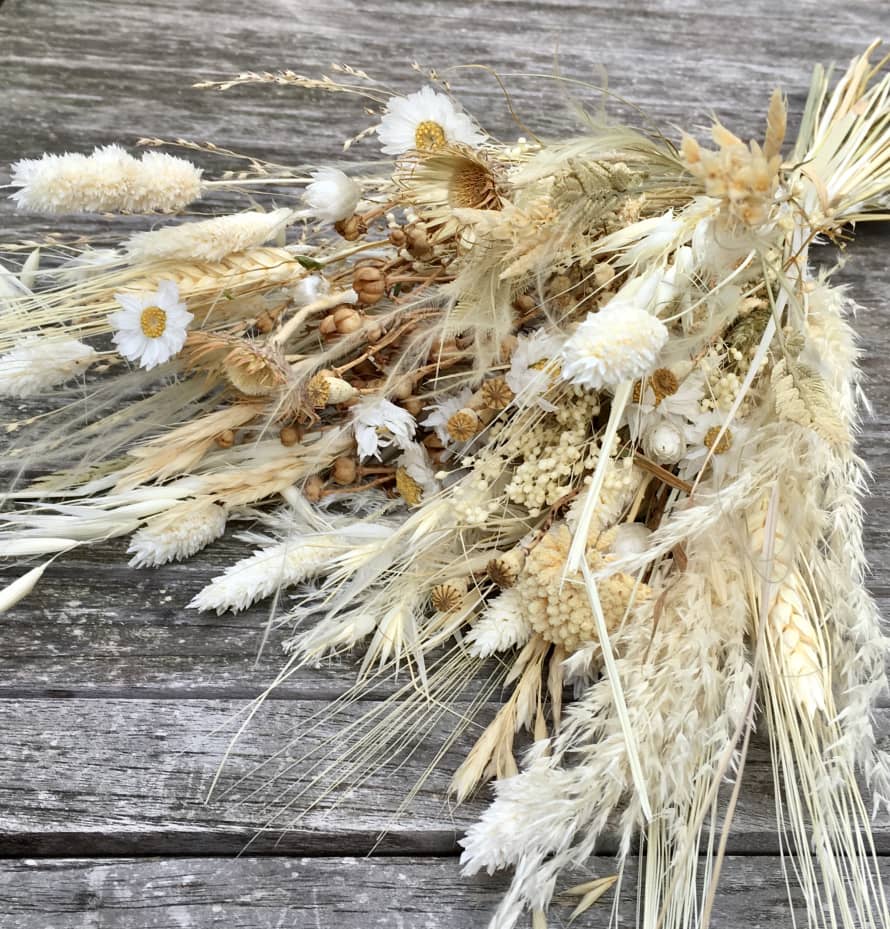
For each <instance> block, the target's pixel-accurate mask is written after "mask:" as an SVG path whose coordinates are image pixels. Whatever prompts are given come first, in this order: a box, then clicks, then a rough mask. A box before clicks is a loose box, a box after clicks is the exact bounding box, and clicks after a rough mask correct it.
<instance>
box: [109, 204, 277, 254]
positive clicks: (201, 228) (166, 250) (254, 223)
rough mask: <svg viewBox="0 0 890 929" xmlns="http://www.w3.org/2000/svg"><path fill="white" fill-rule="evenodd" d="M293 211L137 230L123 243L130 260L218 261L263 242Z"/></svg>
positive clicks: (272, 234)
mask: <svg viewBox="0 0 890 929" xmlns="http://www.w3.org/2000/svg"><path fill="white" fill-rule="evenodd" d="M293 217H294V213H293V210H289V209H286V208H285V209H280V210H272V211H271V212H269V213H259V212H250V213H235V214H233V215H231V216H216V217H214V218H213V219H204V220H200V221H198V222H194V223H182V224H180V225H178V226H166V227H165V228H163V229H154V230H152V231H150V232H137V233H135V234H134V235H131V236H130V238H129V239H128V240H127V243H126V246H125V248H126V252H127V256H128V257H129V258H130V260H131V261H173V260H178V261H222V259H223V258H225V257H226V256H227V255H231V254H233V253H234V252H243V251H244V250H245V249H248V248H254V247H256V246H258V245H264V244H265V243H266V242H268V241H269V240H270V239H273V238H275V236H277V235H278V233H279V232H281V230H282V229H284V227H285V226H286V225H287V224H288V223H289V222H290V221H291V220H292V219H293Z"/></svg>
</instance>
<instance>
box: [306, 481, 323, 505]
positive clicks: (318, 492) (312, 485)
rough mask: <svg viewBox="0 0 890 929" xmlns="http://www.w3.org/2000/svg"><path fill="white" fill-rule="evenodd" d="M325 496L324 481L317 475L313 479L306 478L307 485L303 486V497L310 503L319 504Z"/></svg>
mask: <svg viewBox="0 0 890 929" xmlns="http://www.w3.org/2000/svg"><path fill="white" fill-rule="evenodd" d="M323 495H324V481H323V480H322V479H321V478H320V477H319V476H318V475H317V474H313V475H312V476H311V477H308V478H306V483H305V484H303V496H304V497H305V498H306V499H307V500H308V501H309V502H310V503H318V501H319V500H321V498H322V496H323Z"/></svg>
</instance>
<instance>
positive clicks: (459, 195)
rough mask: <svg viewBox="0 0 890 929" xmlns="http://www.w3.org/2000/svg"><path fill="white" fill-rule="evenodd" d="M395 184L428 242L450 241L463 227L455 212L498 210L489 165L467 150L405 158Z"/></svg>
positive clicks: (498, 202)
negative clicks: (414, 215) (415, 214)
mask: <svg viewBox="0 0 890 929" xmlns="http://www.w3.org/2000/svg"><path fill="white" fill-rule="evenodd" d="M393 180H394V182H395V184H396V186H397V187H398V189H399V198H400V200H401V201H402V202H403V203H405V204H410V205H411V206H413V207H414V208H415V209H416V210H417V212H418V214H419V215H420V217H421V218H422V220H423V221H424V223H425V226H426V229H425V232H426V233H427V234H428V236H429V239H430V241H431V242H434V243H435V242H439V241H442V240H444V239H448V238H451V237H452V236H454V235H455V234H456V233H457V232H458V230H459V229H460V228H461V226H462V225H463V224H462V223H461V222H460V220H459V219H458V217H457V215H456V213H455V210H499V209H500V208H501V198H500V195H499V194H498V184H497V181H496V179H495V175H494V171H493V169H492V167H491V165H490V164H489V163H488V162H487V161H486V160H485V158H484V157H483V156H482V155H479V154H477V153H476V152H474V151H473V150H472V149H470V148H466V147H460V148H458V147H453V146H448V147H445V148H442V149H440V150H436V151H433V152H431V153H424V154H423V155H418V157H416V158H410V159H404V160H403V161H402V162H401V164H400V166H399V168H398V170H397V171H396V174H395V177H394V179H393Z"/></svg>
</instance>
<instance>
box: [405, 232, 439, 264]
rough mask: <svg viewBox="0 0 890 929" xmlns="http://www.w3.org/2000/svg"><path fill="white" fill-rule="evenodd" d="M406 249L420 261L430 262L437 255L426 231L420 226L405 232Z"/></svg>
mask: <svg viewBox="0 0 890 929" xmlns="http://www.w3.org/2000/svg"><path fill="white" fill-rule="evenodd" d="M405 248H407V249H408V252H409V254H410V255H411V257H412V258H416V259H417V260H418V261H429V260H430V259H431V258H433V256H434V255H435V252H434V251H433V246H432V243H431V242H430V240H429V236H428V235H427V233H426V229H424V228H423V227H422V226H418V225H413V226H409V227H408V228H407V229H406V230H405Z"/></svg>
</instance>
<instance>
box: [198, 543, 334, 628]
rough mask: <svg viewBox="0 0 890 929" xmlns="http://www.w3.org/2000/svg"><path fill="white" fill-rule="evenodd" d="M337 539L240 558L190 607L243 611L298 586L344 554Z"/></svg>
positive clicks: (289, 545) (291, 545) (280, 547)
mask: <svg viewBox="0 0 890 929" xmlns="http://www.w3.org/2000/svg"><path fill="white" fill-rule="evenodd" d="M344 548H345V545H344V543H343V541H342V540H341V539H339V538H338V537H337V536H324V535H319V536H315V537H310V539H308V540H293V541H285V542H278V543H277V544H275V545H270V546H268V547H267V548H261V549H260V550H259V551H256V552H254V553H253V554H252V555H249V556H248V557H247V558H242V559H241V561H238V562H236V563H235V564H233V565H231V566H230V567H228V568H226V570H225V571H224V572H223V573H222V574H220V575H218V576H217V577H215V578H214V579H213V580H212V581H211V582H210V583H209V584H208V585H207V586H206V587H205V588H204V589H203V590H201V591H200V592H199V593H198V594H197V595H196V596H195V597H194V598H193V599H192V601H191V603H189V608H190V609H194V610H202V611H203V610H216V612H217V613H224V612H225V611H226V610H232V611H233V612H236V613H237V612H238V611H240V610H246V609H247V608H248V607H249V606H250V605H251V604H252V603H255V602H256V601H257V600H262V599H264V598H265V597H269V596H271V595H272V594H274V593H275V591H276V590H278V589H279V588H280V587H287V586H289V585H291V584H299V583H300V581H304V580H307V579H308V578H310V577H313V576H315V575H316V574H319V573H320V572H321V571H322V570H323V569H324V568H325V566H326V565H328V564H329V563H330V562H331V561H332V559H334V558H336V557H337V555H339V554H341V553H342V552H343V551H344Z"/></svg>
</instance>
